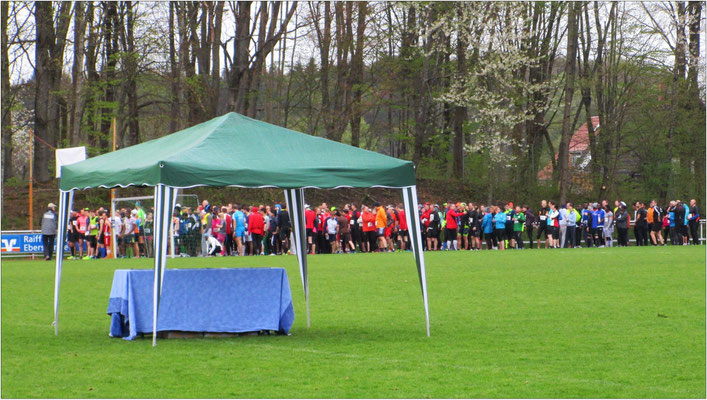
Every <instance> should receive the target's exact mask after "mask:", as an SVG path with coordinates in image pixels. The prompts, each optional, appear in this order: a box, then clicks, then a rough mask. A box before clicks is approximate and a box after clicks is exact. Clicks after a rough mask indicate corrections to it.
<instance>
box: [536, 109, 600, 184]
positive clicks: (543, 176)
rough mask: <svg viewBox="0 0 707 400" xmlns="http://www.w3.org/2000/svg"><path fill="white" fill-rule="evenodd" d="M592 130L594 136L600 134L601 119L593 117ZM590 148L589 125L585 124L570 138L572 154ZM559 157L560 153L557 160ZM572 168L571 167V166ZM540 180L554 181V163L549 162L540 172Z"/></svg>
mask: <svg viewBox="0 0 707 400" xmlns="http://www.w3.org/2000/svg"><path fill="white" fill-rule="evenodd" d="M592 128H593V131H594V135H595V136H596V134H597V133H599V117H598V116H595V117H592ZM588 148H589V131H588V130H587V123H586V122H585V123H584V124H582V126H580V127H579V129H577V131H576V132H575V133H574V134H573V135H572V138H570V154H572V153H583V152H585V151H587V149H588ZM558 157H559V153H555V160H557V158H558ZM570 168H571V166H570ZM538 179H539V180H549V179H552V162H550V161H548V162H547V165H545V167H544V168H543V169H541V170H540V171H538Z"/></svg>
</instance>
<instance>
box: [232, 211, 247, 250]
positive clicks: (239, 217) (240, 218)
mask: <svg viewBox="0 0 707 400" xmlns="http://www.w3.org/2000/svg"><path fill="white" fill-rule="evenodd" d="M244 207H245V206H241V207H240V208H239V207H238V206H236V212H234V213H233V221H234V222H235V224H236V229H234V234H235V236H236V247H238V254H239V255H241V256H244V255H245V247H244V246H243V238H244V237H245V214H244V213H243V211H242V210H243V208H244Z"/></svg>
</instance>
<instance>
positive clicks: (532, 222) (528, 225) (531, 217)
mask: <svg viewBox="0 0 707 400" xmlns="http://www.w3.org/2000/svg"><path fill="white" fill-rule="evenodd" d="M522 211H523V214H525V230H526V231H527V234H528V239H529V240H530V247H528V248H529V249H532V248H533V229H534V228H535V227H536V226H537V218H536V217H535V214H533V210H531V209H530V208H529V207H528V205H527V204H523V208H522Z"/></svg>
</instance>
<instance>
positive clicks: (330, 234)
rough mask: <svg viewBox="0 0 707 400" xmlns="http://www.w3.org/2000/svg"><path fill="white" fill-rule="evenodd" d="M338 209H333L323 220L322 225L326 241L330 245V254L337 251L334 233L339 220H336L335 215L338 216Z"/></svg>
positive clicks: (337, 227) (337, 228) (335, 233)
mask: <svg viewBox="0 0 707 400" xmlns="http://www.w3.org/2000/svg"><path fill="white" fill-rule="evenodd" d="M339 215H340V214H339V211H337V210H334V213H333V214H332V215H330V216H329V218H327V219H326V221H324V225H325V226H326V234H325V235H326V238H327V241H329V244H330V246H331V254H335V253H337V252H338V249H337V240H336V235H337V233H338V231H339V222H338V221H337V219H336V218H337V217H338V216H339Z"/></svg>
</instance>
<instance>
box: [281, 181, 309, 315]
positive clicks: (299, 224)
mask: <svg viewBox="0 0 707 400" xmlns="http://www.w3.org/2000/svg"><path fill="white" fill-rule="evenodd" d="M285 201H286V202H287V209H288V210H289V212H290V221H291V222H292V234H293V236H294V238H295V245H294V246H292V247H294V248H295V249H296V250H297V252H296V254H297V263H298V264H299V272H300V278H301V280H302V289H303V291H304V299H305V302H306V304H307V327H310V318H309V280H308V278H307V248H306V246H307V244H306V239H305V237H306V230H305V229H304V228H305V219H304V189H301V188H300V189H285Z"/></svg>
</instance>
